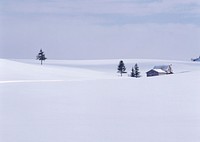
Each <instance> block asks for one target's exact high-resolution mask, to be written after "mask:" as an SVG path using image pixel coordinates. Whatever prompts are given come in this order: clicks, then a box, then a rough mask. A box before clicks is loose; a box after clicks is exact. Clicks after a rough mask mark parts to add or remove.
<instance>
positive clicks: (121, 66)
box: [118, 60, 126, 76]
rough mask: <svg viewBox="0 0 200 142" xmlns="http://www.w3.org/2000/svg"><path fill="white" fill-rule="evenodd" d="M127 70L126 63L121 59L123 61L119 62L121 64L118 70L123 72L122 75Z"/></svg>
mask: <svg viewBox="0 0 200 142" xmlns="http://www.w3.org/2000/svg"><path fill="white" fill-rule="evenodd" d="M125 70H126V67H125V65H124V62H123V61H122V60H121V61H120V62H119V65H118V72H119V73H120V74H121V76H122V73H126V72H125Z"/></svg>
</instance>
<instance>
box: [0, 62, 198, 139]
mask: <svg viewBox="0 0 200 142" xmlns="http://www.w3.org/2000/svg"><path fill="white" fill-rule="evenodd" d="M137 61H138V62H137ZM20 62H22V61H20ZM91 62H93V63H91ZM95 62H96V64H95ZM124 62H125V65H126V66H127V69H129V68H130V69H131V66H132V65H134V63H136V62H137V63H138V65H139V67H140V69H141V70H140V71H141V72H142V76H143V77H142V78H129V77H127V76H126V75H124V76H123V77H120V76H119V75H118V74H117V73H116V69H117V65H118V60H108V61H106V60H105V61H87V62H86V63H85V62H84V63H83V62H82V61H73V64H71V66H70V65H69V64H70V61H49V62H46V65H44V66H40V65H36V64H35V63H33V62H32V63H31V62H30V61H28V60H26V61H23V63H19V62H18V61H17V62H15V61H8V60H1V61H0V65H1V66H0V67H1V68H2V67H3V68H4V70H3V72H2V71H1V72H0V80H1V81H15V82H11V83H0V102H1V103H0V140H1V141H2V142H27V141H28V142H36V141H37V142H55V141H57V142H65V141H69V142H133V141H135V142H199V141H200V135H199V133H200V111H199V108H200V103H199V102H200V95H199V92H200V88H199V83H200V78H199V76H200V66H199V64H198V63H189V62H177V61H173V62H172V64H173V69H174V72H175V74H173V75H165V76H158V77H150V78H147V77H145V71H146V70H148V69H151V68H152V67H153V66H154V65H157V64H158V65H159V64H167V63H170V62H171V61H158V60H141V61H140V60H127V61H125V60H124ZM40 73H42V75H41V74H40ZM35 74H37V75H35ZM59 79H60V81H57V82H56V80H59ZM17 80H18V81H20V80H21V82H16V81H17ZM23 80H24V81H27V82H23ZM42 80H43V81H42ZM53 80H54V81H53Z"/></svg>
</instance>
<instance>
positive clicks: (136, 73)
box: [117, 60, 140, 78]
mask: <svg viewBox="0 0 200 142" xmlns="http://www.w3.org/2000/svg"><path fill="white" fill-rule="evenodd" d="M117 69H118V73H120V74H121V76H122V74H123V73H127V72H126V67H125V64H124V62H123V61H122V60H121V61H120V62H119V65H118V68H117ZM130 76H131V77H136V78H138V77H140V72H139V66H138V64H137V63H136V64H135V66H134V67H132V70H131V74H130Z"/></svg>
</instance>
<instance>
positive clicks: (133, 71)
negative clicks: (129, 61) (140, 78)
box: [131, 68, 135, 77]
mask: <svg viewBox="0 0 200 142" xmlns="http://www.w3.org/2000/svg"><path fill="white" fill-rule="evenodd" d="M131 77H135V70H134V68H132V70H131Z"/></svg>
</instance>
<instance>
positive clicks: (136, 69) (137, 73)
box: [134, 64, 140, 78]
mask: <svg viewBox="0 0 200 142" xmlns="http://www.w3.org/2000/svg"><path fill="white" fill-rule="evenodd" d="M134 68H135V77H136V78H138V77H140V72H139V67H138V64H135V67H134Z"/></svg>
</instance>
